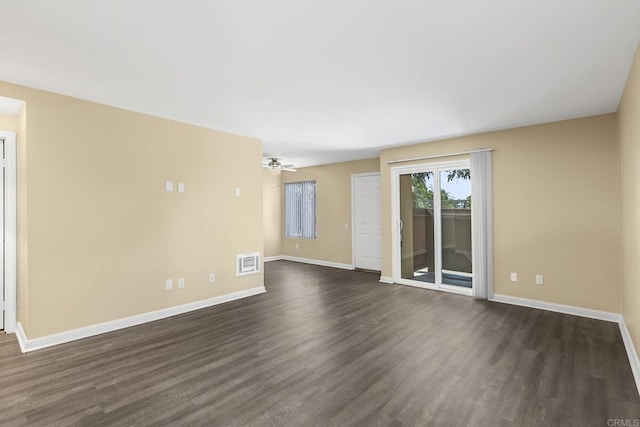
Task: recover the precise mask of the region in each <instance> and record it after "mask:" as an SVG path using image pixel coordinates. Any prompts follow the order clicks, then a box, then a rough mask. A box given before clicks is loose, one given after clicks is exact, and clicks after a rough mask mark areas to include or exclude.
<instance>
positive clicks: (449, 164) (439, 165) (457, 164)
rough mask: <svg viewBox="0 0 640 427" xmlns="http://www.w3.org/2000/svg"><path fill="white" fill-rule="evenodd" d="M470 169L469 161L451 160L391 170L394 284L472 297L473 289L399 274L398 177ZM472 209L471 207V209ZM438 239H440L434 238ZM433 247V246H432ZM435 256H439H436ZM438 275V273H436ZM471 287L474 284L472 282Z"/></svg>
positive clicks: (472, 265)
mask: <svg viewBox="0 0 640 427" xmlns="http://www.w3.org/2000/svg"><path fill="white" fill-rule="evenodd" d="M470 167H471V165H470V160H469V159H463V160H451V161H444V162H433V163H421V164H417V165H409V166H396V167H392V168H391V248H392V254H391V263H392V264H391V265H392V277H393V281H394V283H398V284H401V285H407V286H414V287H417V288H424V289H432V290H435V291H443V292H450V293H454V294H461V295H473V287H472V288H471V289H460V288H459V287H456V286H450V285H446V284H440V285H438V284H436V283H428V282H420V281H417V280H410V279H403V278H402V273H401V267H402V266H401V254H400V251H401V247H400V238H399V237H400V175H405V174H410V173H418V172H425V171H426V170H433V169H447V168H466V169H469V168H470ZM471 209H473V206H472V207H471ZM440 232H441V230H434V236H439V234H438V233H440ZM473 238H474V236H473V225H472V232H471V239H472V247H473ZM436 239H440V240H441V238H440V237H436ZM434 247H435V246H434ZM436 256H441V255H438V254H436ZM471 269H472V271H475V265H474V263H473V260H472V263H471ZM436 274H438V272H436ZM472 286H474V283H473V282H472Z"/></svg>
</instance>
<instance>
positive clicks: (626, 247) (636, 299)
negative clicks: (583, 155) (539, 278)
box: [618, 49, 640, 353]
mask: <svg viewBox="0 0 640 427" xmlns="http://www.w3.org/2000/svg"><path fill="white" fill-rule="evenodd" d="M618 136H619V142H620V184H621V195H622V196H621V199H622V209H621V213H622V216H621V218H622V313H623V314H624V318H625V322H626V324H627V327H628V328H629V332H630V333H631V338H632V340H633V342H634V344H635V347H636V350H637V351H638V353H640V262H639V260H640V167H639V165H640V49H639V50H638V51H637V52H636V56H635V60H634V63H633V67H632V68H631V71H630V73H629V78H628V80H627V85H626V88H625V91H624V95H623V97H622V101H621V103H620V108H619V109H618Z"/></svg>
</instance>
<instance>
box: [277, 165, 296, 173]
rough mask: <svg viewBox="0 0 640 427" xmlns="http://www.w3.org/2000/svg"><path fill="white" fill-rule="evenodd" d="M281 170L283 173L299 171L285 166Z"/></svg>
mask: <svg viewBox="0 0 640 427" xmlns="http://www.w3.org/2000/svg"><path fill="white" fill-rule="evenodd" d="M281 169H282V170H283V171H287V172H295V171H297V169H295V168H287V167H284V166H283V167H282V168H281Z"/></svg>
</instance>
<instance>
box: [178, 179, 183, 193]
mask: <svg viewBox="0 0 640 427" xmlns="http://www.w3.org/2000/svg"><path fill="white" fill-rule="evenodd" d="M178 193H184V182H179V183H178Z"/></svg>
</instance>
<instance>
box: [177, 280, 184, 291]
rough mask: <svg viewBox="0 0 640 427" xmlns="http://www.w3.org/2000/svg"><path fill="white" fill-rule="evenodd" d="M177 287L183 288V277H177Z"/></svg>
mask: <svg viewBox="0 0 640 427" xmlns="http://www.w3.org/2000/svg"><path fill="white" fill-rule="evenodd" d="M178 288H180V289H182V288H184V277H181V278H179V279H178Z"/></svg>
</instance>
